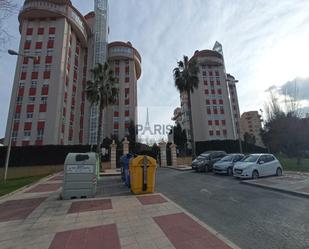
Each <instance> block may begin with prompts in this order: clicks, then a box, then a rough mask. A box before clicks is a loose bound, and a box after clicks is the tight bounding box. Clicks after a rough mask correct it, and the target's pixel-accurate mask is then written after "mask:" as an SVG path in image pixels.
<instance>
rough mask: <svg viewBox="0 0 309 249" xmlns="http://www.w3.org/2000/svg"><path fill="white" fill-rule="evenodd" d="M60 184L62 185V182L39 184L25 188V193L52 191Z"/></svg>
mask: <svg viewBox="0 0 309 249" xmlns="http://www.w3.org/2000/svg"><path fill="white" fill-rule="evenodd" d="M61 186H62V183H48V184H47V183H46V184H39V185H36V186H35V187H33V188H31V189H29V190H27V191H26V192H25V193H41V192H52V191H56V190H58V189H59V188H60V187H61Z"/></svg>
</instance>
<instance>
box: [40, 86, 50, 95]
mask: <svg viewBox="0 0 309 249" xmlns="http://www.w3.org/2000/svg"><path fill="white" fill-rule="evenodd" d="M48 88H49V87H48V86H43V87H42V91H41V95H48Z"/></svg>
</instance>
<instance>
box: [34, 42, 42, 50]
mask: <svg viewBox="0 0 309 249" xmlns="http://www.w3.org/2000/svg"><path fill="white" fill-rule="evenodd" d="M42 45H43V42H36V43H35V49H42Z"/></svg>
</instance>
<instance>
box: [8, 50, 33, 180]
mask: <svg viewBox="0 0 309 249" xmlns="http://www.w3.org/2000/svg"><path fill="white" fill-rule="evenodd" d="M8 54H9V55H16V56H21V57H25V58H28V59H31V60H35V59H36V58H37V57H36V56H28V55H24V54H20V53H18V52H16V51H15V50H12V49H9V50H8ZM13 89H14V85H13ZM12 91H13V90H12ZM15 108H16V99H14V100H13V113H12V118H11V124H10V131H9V143H8V147H7V151H6V158H5V165H4V178H3V180H4V182H6V180H7V174H8V168H9V163H10V155H11V147H12V136H13V129H14V128H13V126H14V112H15Z"/></svg>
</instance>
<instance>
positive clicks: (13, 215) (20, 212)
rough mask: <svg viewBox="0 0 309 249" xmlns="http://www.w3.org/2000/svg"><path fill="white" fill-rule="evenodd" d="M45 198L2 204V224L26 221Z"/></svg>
mask: <svg viewBox="0 0 309 249" xmlns="http://www.w3.org/2000/svg"><path fill="white" fill-rule="evenodd" d="M44 200H45V198H34V199H21V200H10V201H6V202H4V203H2V204H0V222H3V221H10V220H19V219H25V218H26V217H27V216H28V215H29V214H31V212H33V210H34V209H36V208H37V207H38V206H39V205H40V204H41V203H42V202H43V201H44Z"/></svg>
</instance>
